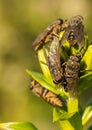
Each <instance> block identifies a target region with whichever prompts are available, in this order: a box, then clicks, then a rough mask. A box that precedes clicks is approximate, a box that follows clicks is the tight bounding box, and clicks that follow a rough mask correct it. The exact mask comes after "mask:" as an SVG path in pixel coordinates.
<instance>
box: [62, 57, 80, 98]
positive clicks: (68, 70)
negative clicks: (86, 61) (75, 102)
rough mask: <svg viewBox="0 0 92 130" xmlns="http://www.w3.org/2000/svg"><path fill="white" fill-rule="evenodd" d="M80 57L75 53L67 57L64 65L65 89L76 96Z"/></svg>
mask: <svg viewBox="0 0 92 130" xmlns="http://www.w3.org/2000/svg"><path fill="white" fill-rule="evenodd" d="M79 61H80V58H79V57H77V56H76V55H72V56H70V57H69V59H68V61H67V62H66V63H65V66H64V78H65V83H66V84H65V91H68V92H71V93H72V94H73V96H76V93H77V88H78V78H79V72H80V64H79Z"/></svg>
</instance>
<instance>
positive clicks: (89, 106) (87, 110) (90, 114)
mask: <svg viewBox="0 0 92 130" xmlns="http://www.w3.org/2000/svg"><path fill="white" fill-rule="evenodd" d="M91 118H92V98H90V99H89V101H88V102H87V103H86V105H85V107H84V112H83V115H82V124H83V125H85V124H86V123H87V122H88V121H89V120H90V119H91Z"/></svg>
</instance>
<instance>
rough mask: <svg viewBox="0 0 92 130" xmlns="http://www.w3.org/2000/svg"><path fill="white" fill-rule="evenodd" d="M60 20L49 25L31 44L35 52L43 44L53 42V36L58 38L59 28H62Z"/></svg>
mask: <svg viewBox="0 0 92 130" xmlns="http://www.w3.org/2000/svg"><path fill="white" fill-rule="evenodd" d="M63 23H64V22H63V20H62V19H57V20H56V21H54V22H53V23H52V24H51V25H49V26H48V27H47V28H46V29H45V30H44V31H43V32H42V33H41V34H40V35H39V36H38V37H37V39H36V40H35V41H34V42H33V46H34V48H35V51H37V50H38V49H39V48H40V47H42V46H43V44H45V43H47V42H50V41H52V40H53V36H58V35H59V33H60V30H61V27H62V28H64V25H63V26H62V24H63Z"/></svg>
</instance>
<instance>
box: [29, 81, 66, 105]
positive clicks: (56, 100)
mask: <svg viewBox="0 0 92 130" xmlns="http://www.w3.org/2000/svg"><path fill="white" fill-rule="evenodd" d="M30 89H31V90H32V92H33V93H34V94H35V95H37V96H39V97H41V98H42V99H44V100H45V101H46V102H48V103H49V104H51V105H53V106H55V107H63V106H64V105H65V102H64V101H63V100H62V99H60V97H59V96H58V95H56V94H54V93H53V92H51V91H49V90H47V89H46V88H44V87H42V86H41V85H40V84H39V83H38V82H36V81H35V80H33V81H32V82H31V86H30Z"/></svg>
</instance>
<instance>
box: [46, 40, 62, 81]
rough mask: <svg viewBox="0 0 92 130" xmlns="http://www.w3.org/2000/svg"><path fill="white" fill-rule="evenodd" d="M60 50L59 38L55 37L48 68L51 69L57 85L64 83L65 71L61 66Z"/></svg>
mask: <svg viewBox="0 0 92 130" xmlns="http://www.w3.org/2000/svg"><path fill="white" fill-rule="evenodd" d="M59 49H60V45H59V40H58V38H57V37H54V40H53V41H52V43H51V46H50V52H49V55H48V66H49V69H50V73H51V76H52V78H53V80H54V82H55V83H60V82H62V81H63V69H62V66H61V59H60V50H59Z"/></svg>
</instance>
